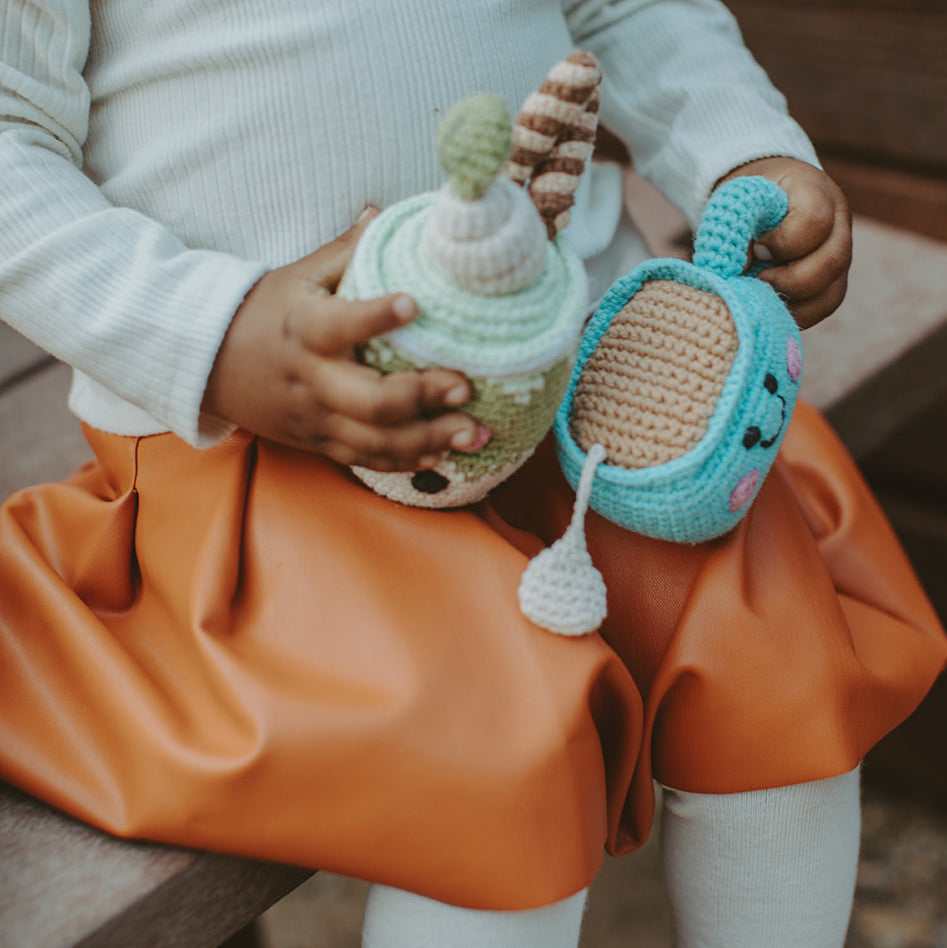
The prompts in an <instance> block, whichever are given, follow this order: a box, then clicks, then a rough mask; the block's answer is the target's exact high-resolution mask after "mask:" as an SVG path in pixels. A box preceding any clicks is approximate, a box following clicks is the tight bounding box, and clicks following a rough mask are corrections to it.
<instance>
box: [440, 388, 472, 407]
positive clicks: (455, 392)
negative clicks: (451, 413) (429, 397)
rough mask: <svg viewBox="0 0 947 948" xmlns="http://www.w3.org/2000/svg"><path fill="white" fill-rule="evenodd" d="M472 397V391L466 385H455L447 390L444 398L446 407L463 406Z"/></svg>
mask: <svg viewBox="0 0 947 948" xmlns="http://www.w3.org/2000/svg"><path fill="white" fill-rule="evenodd" d="M469 397H470V391H469V389H468V388H467V386H466V385H455V386H454V387H453V388H449V389H448V390H447V394H446V395H445V396H444V404H445V405H463V404H464V402H466V401H467V399H468V398H469Z"/></svg>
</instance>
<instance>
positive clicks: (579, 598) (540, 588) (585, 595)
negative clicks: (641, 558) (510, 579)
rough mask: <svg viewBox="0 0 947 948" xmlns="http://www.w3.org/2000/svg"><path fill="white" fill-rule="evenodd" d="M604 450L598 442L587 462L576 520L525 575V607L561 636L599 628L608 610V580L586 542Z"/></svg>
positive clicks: (525, 612) (522, 593)
mask: <svg viewBox="0 0 947 948" xmlns="http://www.w3.org/2000/svg"><path fill="white" fill-rule="evenodd" d="M604 460H605V448H603V447H602V446H601V445H600V444H593V445H592V447H591V448H590V449H589V453H588V455H587V456H586V458H585V464H584V465H583V466H582V475H581V477H580V478H579V487H578V489H577V490H576V492H575V506H574V507H573V510H572V521H571V523H570V524H569V526H568V528H567V529H566V532H565V533H564V534H563V535H562V536H561V537H560V538H559V539H558V540H556V542H555V543H553V545H552V546H551V547H549V548H548V549H545V550H543V551H542V552H541V553H539V554H537V555H536V556H534V557H533V559H532V560H530V562H529V565H528V566H527V567H526V569H525V570H524V571H523V576H522V578H521V579H520V589H519V600H520V610H521V611H522V613H523V615H525V616H526V617H527V618H528V619H530V620H531V621H532V622H535V623H536V625H538V626H541V627H542V628H544V629H548V630H549V631H550V632H556V633H558V634H559V635H585V634H586V633H588V632H594V631H595V630H596V629H597V628H598V627H599V626H600V625H601V624H602V620H603V619H604V618H605V614H606V612H607V605H606V589H605V580H604V579H603V578H602V574H601V573H600V572H599V571H598V570H597V569H596V568H595V566H593V564H592V557H591V556H589V551H588V550H587V549H586V544H585V512H586V510H587V509H588V506H589V496H590V495H591V493H592V481H593V480H594V479H595V469H596V468H597V467H598V466H599V464H601V462H602V461H604Z"/></svg>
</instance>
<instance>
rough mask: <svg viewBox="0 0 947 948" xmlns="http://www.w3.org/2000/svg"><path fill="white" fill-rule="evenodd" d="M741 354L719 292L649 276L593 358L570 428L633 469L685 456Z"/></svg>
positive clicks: (578, 439) (585, 444)
mask: <svg viewBox="0 0 947 948" xmlns="http://www.w3.org/2000/svg"><path fill="white" fill-rule="evenodd" d="M736 353H737V331H736V326H735V325H734V323H733V319H732V318H731V317H730V312H729V310H728V309H727V307H726V305H725V304H724V302H723V300H721V299H720V298H719V297H718V296H715V295H713V294H712V293H708V292H706V291H705V290H697V289H694V288H693V287H688V286H682V285H681V284H677V283H672V282H671V281H669V280H654V281H651V282H650V283H646V284H645V285H644V286H643V287H642V288H641V290H639V291H638V292H637V293H636V294H635V295H634V296H633V297H632V298H631V300H630V301H629V302H628V303H626V304H625V306H623V307H622V308H621V310H619V312H618V314H617V315H616V316H615V318H614V319H613V320H612V322H611V325H610V326H609V328H608V331H607V332H606V333H605V335H604V336H602V338H601V340H600V342H599V344H598V345H597V346H596V348H595V351H594V352H593V353H592V355H591V357H590V358H589V360H588V361H587V362H586V363H585V370H584V371H583V373H582V375H581V377H580V379H579V383H578V385H577V386H576V392H575V401H574V403H573V409H572V419H571V422H570V429H571V431H572V436H573V437H574V438H575V440H576V442H577V443H578V444H579V446H580V447H581V448H582V450H583V451H588V450H589V449H590V448H591V446H592V445H593V444H601V445H602V446H603V447H604V448H605V450H606V452H607V460H608V462H609V463H610V464H616V465H620V466H621V467H625V468H628V469H630V470H637V469H639V468H645V467H653V466H655V465H657V464H665V463H666V462H668V461H672V460H673V459H674V458H678V457H681V455H683V454H686V453H687V452H688V451H690V450H691V449H692V448H693V447H695V446H696V445H697V443H698V442H699V441H700V439H701V438H703V437H704V435H705V434H706V433H707V425H708V423H709V421H710V416H711V415H712V414H713V410H714V407H715V405H716V403H717V399H718V398H719V397H720V395H721V393H722V391H723V386H724V382H726V380H727V375H728V374H729V372H730V368H731V366H732V365H733V360H734V358H735V357H736Z"/></svg>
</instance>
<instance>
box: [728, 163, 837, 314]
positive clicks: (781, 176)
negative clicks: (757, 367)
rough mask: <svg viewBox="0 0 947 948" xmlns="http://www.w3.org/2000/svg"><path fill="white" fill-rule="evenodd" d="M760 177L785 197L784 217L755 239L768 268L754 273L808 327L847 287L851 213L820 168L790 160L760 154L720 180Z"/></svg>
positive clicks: (831, 307)
mask: <svg viewBox="0 0 947 948" xmlns="http://www.w3.org/2000/svg"><path fill="white" fill-rule="evenodd" d="M753 174H755V175H762V176H763V177H764V178H769V179H771V180H772V181H775V182H776V183H777V184H778V185H779V186H780V187H781V188H782V189H783V190H784V191H785V192H786V194H787V195H788V197H789V213H788V214H787V215H786V218H785V220H784V221H783V222H782V223H781V224H780V225H779V227H776V228H774V229H773V230H771V231H770V232H769V233H767V234H764V235H763V236H762V237H761V238H760V239H759V240H758V241H756V243H755V245H754V247H753V252H754V254H755V255H756V257H757V259H759V260H766V261H767V262H770V261H772V262H773V264H774V266H773V267H772V268H770V269H768V270H765V271H763V273H761V274H760V279H761V280H765V281H766V282H767V283H770V284H771V285H772V286H773V288H774V289H775V290H776V291H777V292H778V293H779V294H780V296H782V297H783V299H785V300H786V302H787V305H788V306H789V309H790V311H791V312H792V314H793V316H794V317H795V318H796V322H797V323H798V324H799V325H800V327H802V328H803V329H808V328H809V327H810V326H814V325H815V324H816V323H818V322H820V321H821V320H823V319H825V317H826V316H828V315H830V314H831V313H833V312H834V311H835V310H836V309H837V308H838V306H839V304H840V303H841V302H842V299H843V298H844V296H845V290H846V288H847V286H848V267H849V264H850V263H851V260H852V217H851V213H850V212H849V209H848V202H847V201H846V200H845V195H844V194H843V193H842V189H841V188H840V187H839V186H838V185H837V184H836V183H835V182H834V181H833V180H832V179H831V178H830V177H829V176H828V175H827V174H826V173H825V172H824V171H820V170H819V169H818V168H816V167H815V166H813V165H810V164H807V163H806V162H804V161H797V160H796V159H794V158H761V159H759V160H758V161H751V162H749V164H745V165H741V166H740V167H739V168H736V169H735V170H734V171H732V172H730V174H729V175H727V177H726V178H724V179H723V180H724V181H726V180H729V179H730V178H735V177H738V176H739V175H753Z"/></svg>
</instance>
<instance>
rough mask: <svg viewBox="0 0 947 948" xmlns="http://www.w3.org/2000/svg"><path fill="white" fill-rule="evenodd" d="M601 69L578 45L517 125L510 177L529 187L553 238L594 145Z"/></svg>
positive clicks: (532, 98) (562, 224)
mask: <svg viewBox="0 0 947 948" xmlns="http://www.w3.org/2000/svg"><path fill="white" fill-rule="evenodd" d="M601 84H602V69H601V66H599V64H598V60H597V59H596V58H595V57H594V56H593V55H592V54H591V53H586V52H584V51H582V50H575V51H574V52H572V53H571V54H570V55H569V56H568V57H567V58H566V59H564V60H562V61H561V62H559V63H557V64H556V65H555V66H553V68H552V69H551V70H550V72H549V74H548V75H547V76H546V78H545V79H544V80H543V82H542V84H541V85H540V87H539V89H538V90H537V91H536V92H534V93H532V94H531V95H530V96H529V97H528V98H527V99H526V101H525V102H524V103H523V107H522V109H521V110H520V112H519V115H517V117H516V121H515V122H514V124H513V139H512V149H511V153H510V158H509V161H508V162H507V165H506V167H505V169H504V173H505V174H506V176H507V177H509V178H510V179H512V180H513V181H515V182H516V183H517V184H521V185H524V186H526V188H527V190H528V192H529V195H530V197H531V198H532V200H533V203H534V204H535V205H536V208H537V210H538V211H539V213H540V216H541V217H542V219H543V222H544V223H545V225H546V230H547V232H548V234H549V238H550V240H551V239H552V238H553V237H555V236H556V234H558V233H559V232H560V231H561V230H562V229H563V228H564V227H565V226H566V224H568V223H569V211H570V209H571V207H572V204H573V202H574V201H575V191H576V188H577V187H578V185H579V179H580V178H581V176H582V171H583V169H584V168H585V164H586V162H587V161H588V160H589V158H590V157H591V154H592V149H593V148H594V146H595V133H596V130H597V128H598V106H599V96H600V90H601Z"/></svg>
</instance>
